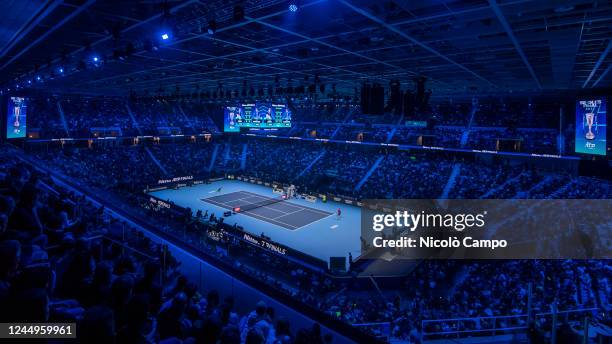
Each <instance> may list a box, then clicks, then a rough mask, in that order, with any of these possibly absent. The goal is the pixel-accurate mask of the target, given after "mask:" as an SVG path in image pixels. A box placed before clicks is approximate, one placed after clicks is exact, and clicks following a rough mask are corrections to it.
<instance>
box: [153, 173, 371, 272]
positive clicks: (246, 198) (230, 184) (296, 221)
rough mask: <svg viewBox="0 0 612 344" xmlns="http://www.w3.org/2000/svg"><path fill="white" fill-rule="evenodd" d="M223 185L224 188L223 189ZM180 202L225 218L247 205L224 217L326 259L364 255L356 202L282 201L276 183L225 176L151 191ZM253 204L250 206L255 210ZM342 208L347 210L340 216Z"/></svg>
mask: <svg viewBox="0 0 612 344" xmlns="http://www.w3.org/2000/svg"><path fill="white" fill-rule="evenodd" d="M219 190H220V191H219ZM150 194H151V195H153V196H155V197H157V198H159V199H162V200H166V201H171V202H174V203H175V204H176V205H178V206H182V207H189V208H191V209H192V211H193V213H194V214H195V213H196V212H197V211H198V210H201V211H202V212H205V211H208V213H209V214H210V213H211V212H212V213H214V214H215V215H216V216H217V217H223V214H224V213H225V212H227V211H228V210H233V209H235V208H236V207H242V208H244V209H246V210H244V211H239V212H238V213H234V214H232V215H231V216H229V217H225V220H224V222H225V223H228V224H230V225H233V224H234V223H236V224H238V225H239V226H241V227H243V228H244V230H245V231H246V232H249V233H250V234H253V235H257V236H259V235H261V234H262V233H263V234H264V235H265V236H266V237H269V238H271V240H272V241H274V242H277V243H279V244H282V245H285V246H288V247H290V248H292V249H295V250H297V251H300V252H302V253H305V254H308V255H310V256H313V257H315V258H318V259H321V260H323V261H326V262H327V261H329V258H330V257H348V254H349V252H350V253H351V254H352V256H353V257H354V258H356V257H358V256H359V254H360V252H361V248H360V240H359V237H360V225H359V221H360V211H359V208H358V207H356V206H351V205H347V204H343V203H337V202H332V201H328V202H326V203H324V202H322V201H320V200H317V201H316V202H311V201H308V200H305V199H301V198H300V199H291V200H283V201H280V202H278V201H277V198H278V197H279V195H278V194H275V193H274V192H272V189H271V188H270V187H266V186H263V185H256V184H251V183H248V182H243V181H237V180H221V181H216V182H213V183H211V184H199V185H194V186H188V187H183V188H179V189H166V190H158V191H153V192H150ZM249 208H250V209H249ZM338 209H340V210H341V213H342V215H341V216H340V217H338V216H337V215H336V212H337V210H338Z"/></svg>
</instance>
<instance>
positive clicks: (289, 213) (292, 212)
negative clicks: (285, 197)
mask: <svg viewBox="0 0 612 344" xmlns="http://www.w3.org/2000/svg"><path fill="white" fill-rule="evenodd" d="M304 210H306V209H303V208H302V209H298V210H296V211H291V212H288V213H285V212H284V211H280V210H279V211H278V212H279V213H282V214H283V215H281V216H279V217H283V216H287V215H291V214H295V213H299V212H300V211H304ZM277 218H278V217H275V219H277Z"/></svg>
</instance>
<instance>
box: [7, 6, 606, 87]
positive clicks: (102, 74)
mask: <svg viewBox="0 0 612 344" xmlns="http://www.w3.org/2000/svg"><path fill="white" fill-rule="evenodd" d="M289 3H290V1H286V0H284V1H278V0H246V1H244V0H242V1H238V0H214V1H205V0H199V1H197V0H188V1H177V0H175V1H172V0H168V1H158V0H141V1H134V0H114V1H100V0H98V1H96V0H67V1H59V0H46V1H45V0H35V1H24V0H12V1H3V2H2V4H0V9H1V10H2V13H3V17H4V18H5V19H3V21H2V23H1V24H0V25H1V27H2V30H1V31H0V47H1V50H0V51H1V52H0V84H1V85H2V91H3V92H6V91H8V90H9V89H13V90H14V89H15V88H16V87H19V88H20V89H24V88H31V89H47V90H51V91H54V92H62V91H65V92H83V93H91V94H122V95H125V94H127V93H128V92H130V91H131V90H133V91H135V92H137V93H139V94H143V93H145V92H147V93H148V94H156V93H158V92H162V93H169V92H175V91H176V90H180V91H181V92H185V93H187V92H197V91H199V92H203V91H204V90H211V91H212V90H215V89H218V88H219V87H222V88H223V89H224V90H231V91H235V90H237V91H240V90H241V89H243V88H245V85H246V88H248V89H250V88H254V89H256V90H259V89H260V88H264V89H267V88H268V87H272V88H275V87H277V86H280V87H287V86H288V85H289V86H292V87H296V86H300V85H303V86H306V87H307V86H308V85H312V84H314V83H315V80H316V82H317V85H320V84H323V85H326V88H327V90H331V89H332V87H333V85H335V87H336V89H337V90H338V91H339V92H341V93H344V94H348V95H352V94H353V93H354V90H355V89H356V88H358V87H359V86H360V85H361V84H362V83H363V82H364V81H369V82H378V83H381V84H383V85H387V84H388V83H389V82H390V81H391V80H393V79H398V80H400V82H401V83H402V85H403V86H402V88H404V89H406V88H412V87H413V80H414V79H415V78H417V77H420V76H424V77H426V78H427V88H430V89H432V91H433V92H434V94H436V95H440V94H465V93H504V92H519V91H527V92H531V91H538V90H549V89H582V88H587V89H588V88H594V87H609V86H611V85H610V84H611V83H612V73H611V72H610V69H611V68H612V39H611V37H612V2H610V1H588V0H586V1H583V0H566V1H545V0H536V1H528V0H462V1H455V0H384V1H372V0H302V1H298V2H296V4H297V5H298V6H299V8H298V10H297V11H296V12H292V11H290V10H289ZM236 6H238V8H239V9H240V8H242V9H243V11H244V18H243V19H240V18H238V20H237V18H235V10H236ZM239 17H240V16H239ZM6 18H8V19H6ZM213 22H214V23H213ZM215 24H216V30H214V31H215V32H214V33H212V34H211V33H209V32H208V29H209V28H211V26H215ZM164 33H166V34H168V35H169V37H168V39H166V40H164V39H161V35H162V34H164ZM96 57H97V58H98V60H97V61H94V59H95V58H96ZM39 77H40V80H38V78H39ZM318 89H319V87H318V86H317V90H318Z"/></svg>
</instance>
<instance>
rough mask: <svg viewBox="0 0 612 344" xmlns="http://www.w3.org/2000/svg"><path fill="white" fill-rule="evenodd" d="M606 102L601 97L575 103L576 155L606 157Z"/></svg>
mask: <svg viewBox="0 0 612 344" xmlns="http://www.w3.org/2000/svg"><path fill="white" fill-rule="evenodd" d="M606 144H607V142H606V100H605V98H603V97H593V98H590V99H581V100H578V101H577V102H576V145H575V150H576V153H582V154H593V155H604V156H605V155H606Z"/></svg>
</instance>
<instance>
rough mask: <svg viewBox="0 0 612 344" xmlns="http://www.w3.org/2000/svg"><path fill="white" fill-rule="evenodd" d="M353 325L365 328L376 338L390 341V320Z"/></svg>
mask: <svg viewBox="0 0 612 344" xmlns="http://www.w3.org/2000/svg"><path fill="white" fill-rule="evenodd" d="M353 326H354V327H358V328H361V329H365V330H366V332H369V333H370V334H371V335H373V336H375V337H376V338H378V339H381V340H384V341H385V342H387V343H388V342H390V340H391V323H390V322H373V323H363V324H353Z"/></svg>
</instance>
